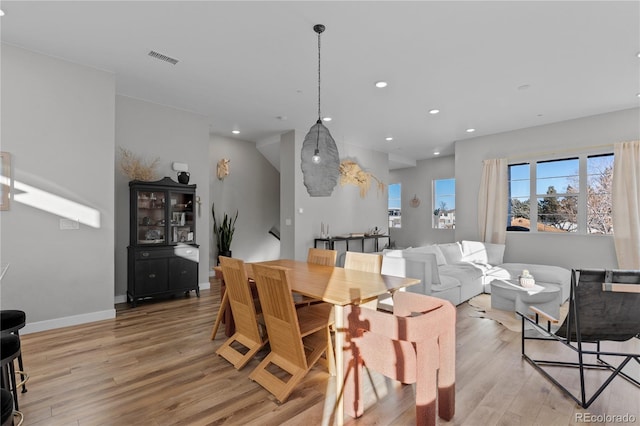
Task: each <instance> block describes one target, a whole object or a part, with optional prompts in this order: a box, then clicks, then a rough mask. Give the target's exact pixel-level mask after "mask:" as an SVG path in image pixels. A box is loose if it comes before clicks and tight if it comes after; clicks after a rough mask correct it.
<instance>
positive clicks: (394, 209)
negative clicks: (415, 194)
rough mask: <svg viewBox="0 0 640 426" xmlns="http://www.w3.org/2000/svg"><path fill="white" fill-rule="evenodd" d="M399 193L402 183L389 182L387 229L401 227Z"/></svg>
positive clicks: (400, 192)
mask: <svg viewBox="0 0 640 426" xmlns="http://www.w3.org/2000/svg"><path fill="white" fill-rule="evenodd" d="M401 194H402V184H400V183H392V184H389V229H391V228H401V227H402V223H401V219H402V215H401V212H402V210H401Z"/></svg>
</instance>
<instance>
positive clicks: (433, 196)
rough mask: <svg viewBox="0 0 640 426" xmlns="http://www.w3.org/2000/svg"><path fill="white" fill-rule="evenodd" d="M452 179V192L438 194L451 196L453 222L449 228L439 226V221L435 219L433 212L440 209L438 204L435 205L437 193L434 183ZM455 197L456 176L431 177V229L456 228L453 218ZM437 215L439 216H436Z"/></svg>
mask: <svg viewBox="0 0 640 426" xmlns="http://www.w3.org/2000/svg"><path fill="white" fill-rule="evenodd" d="M448 180H450V181H453V193H452V194H440V196H447V197H453V200H454V207H453V210H454V215H453V223H452V226H451V227H450V228H447V227H444V228H441V227H440V226H438V225H439V221H436V215H435V214H434V213H435V211H436V210H439V209H440V206H438V205H436V202H437V199H438V193H437V191H436V184H437V182H439V181H448ZM455 199H456V178H455V176H454V177H448V178H440V179H432V180H431V229H441V230H453V229H456V218H455ZM438 217H439V216H438Z"/></svg>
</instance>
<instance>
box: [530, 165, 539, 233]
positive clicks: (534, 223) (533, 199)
mask: <svg viewBox="0 0 640 426" xmlns="http://www.w3.org/2000/svg"><path fill="white" fill-rule="evenodd" d="M537 164H538V163H537V162H535V161H532V162H531V163H530V164H529V177H530V180H529V194H530V195H529V223H530V226H529V232H538V188H537V186H538V185H537V183H536V177H537V172H536V168H537Z"/></svg>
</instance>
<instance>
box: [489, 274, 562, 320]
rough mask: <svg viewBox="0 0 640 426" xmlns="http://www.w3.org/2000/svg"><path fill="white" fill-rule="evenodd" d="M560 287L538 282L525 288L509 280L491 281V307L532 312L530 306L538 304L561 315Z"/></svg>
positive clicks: (525, 312)
mask: <svg viewBox="0 0 640 426" xmlns="http://www.w3.org/2000/svg"><path fill="white" fill-rule="evenodd" d="M561 298H562V296H561V292H560V287H558V286H555V285H551V284H546V283H540V282H536V284H535V286H534V287H532V288H525V287H522V286H520V285H519V284H515V283H514V282H511V281H508V280H493V281H492V282H491V307H492V308H493V309H501V310H503V311H514V312H520V313H522V314H525V315H529V314H531V312H529V306H536V307H537V308H539V309H540V310H542V311H544V312H546V313H548V314H549V315H551V316H553V317H555V318H558V317H559V316H560V303H561Z"/></svg>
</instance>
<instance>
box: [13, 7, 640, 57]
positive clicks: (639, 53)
mask: <svg viewBox="0 0 640 426" xmlns="http://www.w3.org/2000/svg"><path fill="white" fill-rule="evenodd" d="M3 15H4V14H3ZM636 56H637V57H638V58H640V52H638V53H637V54H636Z"/></svg>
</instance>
